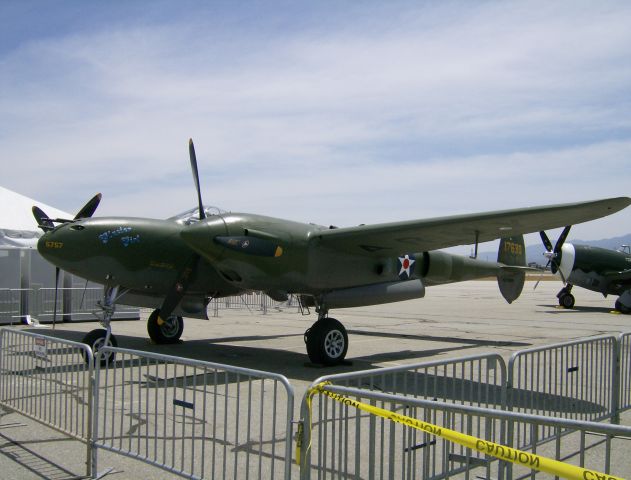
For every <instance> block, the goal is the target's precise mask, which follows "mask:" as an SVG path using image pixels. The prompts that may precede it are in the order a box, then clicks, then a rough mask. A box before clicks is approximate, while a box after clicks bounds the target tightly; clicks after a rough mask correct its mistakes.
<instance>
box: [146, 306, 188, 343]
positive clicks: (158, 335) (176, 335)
mask: <svg viewBox="0 0 631 480" xmlns="http://www.w3.org/2000/svg"><path fill="white" fill-rule="evenodd" d="M183 331H184V319H183V318H182V317H180V316H177V315H171V316H169V317H168V318H167V319H165V320H163V319H162V318H161V317H160V309H156V310H154V311H153V312H152V313H151V315H149V320H147V332H148V333H149V337H151V340H153V341H154V342H155V343H157V344H158V345H165V344H169V343H177V341H178V340H179V339H180V337H181V336H182V332H183Z"/></svg>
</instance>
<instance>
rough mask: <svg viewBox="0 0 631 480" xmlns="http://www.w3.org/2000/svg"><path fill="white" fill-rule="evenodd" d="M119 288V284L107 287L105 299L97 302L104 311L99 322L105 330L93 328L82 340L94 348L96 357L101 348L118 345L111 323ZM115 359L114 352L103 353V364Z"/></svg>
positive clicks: (93, 351) (93, 352)
mask: <svg viewBox="0 0 631 480" xmlns="http://www.w3.org/2000/svg"><path fill="white" fill-rule="evenodd" d="M118 288H119V287H118V285H117V286H115V287H107V288H106V289H105V294H104V295H103V301H99V302H97V305H98V307H99V308H100V309H101V310H102V311H103V317H102V318H99V323H100V324H101V325H102V326H103V327H104V328H105V330H103V329H100V328H97V329H95V330H92V331H90V332H88V334H87V335H86V336H85V337H83V340H82V342H83V343H85V344H87V345H88V346H89V347H90V348H91V349H92V354H93V355H94V357H95V358H96V354H97V353H98V352H99V350H100V349H101V348H103V347H116V346H118V342H117V341H116V338H115V337H114V335H112V326H111V324H110V322H111V320H112V317H113V316H114V311H115V310H116V300H118V298H119V297H118ZM85 360H86V362H87V361H88V360H87V358H86V359H85ZM113 361H114V353H113V352H108V353H107V354H105V355H101V365H107V364H109V363H111V362H113Z"/></svg>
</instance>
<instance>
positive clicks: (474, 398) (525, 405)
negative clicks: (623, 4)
mask: <svg viewBox="0 0 631 480" xmlns="http://www.w3.org/2000/svg"><path fill="white" fill-rule="evenodd" d="M349 386H354V387H357V388H369V389H370V388H372V389H373V390H377V391H380V392H383V393H389V394H393V395H404V396H407V397H417V398H429V399H432V400H440V401H457V402H473V404H476V403H478V404H481V405H483V406H486V405H488V406H489V407H490V408H493V407H496V408H499V407H500V406H502V387H501V386H500V385H494V384H489V383H486V382H484V381H476V380H467V379H461V378H451V377H444V376H441V375H435V374H432V373H425V372H398V373H396V374H391V375H388V376H385V377H383V378H380V377H379V376H375V378H374V379H373V381H372V385H369V384H355V385H349ZM508 395H510V396H511V404H512V406H513V408H514V409H528V410H535V411H539V412H549V413H550V412H551V413H554V414H568V413H583V414H596V413H604V412H606V411H607V407H606V406H604V405H600V404H598V403H596V402H591V401H586V400H580V399H577V398H572V397H568V396H564V395H557V394H551V393H543V392H533V391H530V390H524V389H511V390H510V391H509V392H508Z"/></svg>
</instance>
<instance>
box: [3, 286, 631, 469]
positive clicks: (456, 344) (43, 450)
mask: <svg viewBox="0 0 631 480" xmlns="http://www.w3.org/2000/svg"><path fill="white" fill-rule="evenodd" d="M533 286H534V281H528V282H527V283H526V285H525V287H524V291H523V293H522V296H521V297H520V298H519V299H518V300H517V301H515V302H514V303H513V304H512V305H508V304H507V303H506V302H505V301H504V300H503V299H502V297H501V295H500V293H499V290H498V287H497V284H496V282H495V281H475V282H466V283H460V284H453V285H445V286H436V287H431V288H428V289H427V290H426V297H425V298H423V299H419V300H414V301H407V302H400V303H394V304H388V305H381V306H374V307H363V308H353V309H347V310H338V311H334V312H331V316H333V317H335V318H337V319H338V320H339V321H341V322H342V323H343V324H344V325H345V326H346V328H347V330H348V332H349V340H350V346H349V349H348V353H347V360H348V361H349V362H348V364H347V365H341V366H336V367H321V366H317V365H313V364H311V363H310V362H309V360H308V357H307V355H306V348H305V344H304V340H303V334H304V331H305V330H306V329H307V328H309V327H310V326H311V324H312V323H313V322H314V321H315V320H316V316H315V313H314V312H312V314H311V315H308V316H304V315H301V314H300V313H299V312H298V311H297V310H296V309H284V310H280V311H277V310H275V309H272V310H268V311H267V312H266V313H263V312H262V311H260V310H258V309H254V308H253V309H250V310H247V309H246V310H219V316H218V317H211V319H210V320H209V321H205V320H196V319H185V329H184V334H183V336H182V341H181V342H180V343H178V344H175V345H166V346H158V345H154V344H152V343H151V342H150V340H149V338H148V336H147V333H146V325H145V321H144V320H143V319H141V320H140V321H124V320H118V321H115V322H113V332H114V334H115V335H116V336H117V339H118V344H119V346H120V347H123V348H131V349H137V350H146V351H152V352H160V353H163V354H167V355H174V356H180V357H187V358H195V359H199V360H204V361H210V362H216V363H222V364H229V365H234V366H239V367H245V368H251V369H257V370H264V371H269V372H275V373H280V374H282V375H284V376H286V377H287V378H288V379H289V381H290V382H291V384H292V385H293V386H294V388H295V390H296V399H297V401H296V403H297V405H296V412H297V409H298V405H299V403H300V398H301V397H302V395H303V393H304V392H305V390H306V388H307V387H308V386H309V385H310V384H311V382H313V381H314V380H315V379H316V378H318V377H320V376H322V375H329V374H333V373H342V372H349V371H356V370H367V369H375V368H380V367H387V366H396V365H404V364H413V363H420V362H426V361H433V360H441V359H447V358H457V357H462V356H467V355H472V354H476V353H489V352H494V353H499V354H500V355H502V356H503V357H504V358H506V359H508V358H509V357H510V355H511V354H512V353H513V352H515V351H517V350H521V349H525V348H529V347H532V346H539V345H549V344H553V343H557V342H562V341H567V340H574V339H581V338H585V337H590V336H594V335H601V334H607V333H620V332H629V331H631V316H629V315H621V314H617V313H612V310H613V304H614V301H615V298H613V297H610V298H607V299H605V298H603V297H602V295H599V294H596V293H594V292H589V291H587V290H583V289H579V288H576V289H574V291H573V293H574V295H575V297H576V305H575V308H573V309H571V310H565V309H562V308H560V307H558V303H557V299H556V296H555V295H556V292H557V291H558V290H559V289H560V288H561V283H560V282H558V281H543V282H541V283H540V284H539V286H538V287H537V289H536V290H533ZM143 317H144V318H145V319H146V314H144V315H143ZM97 327H98V324H96V323H94V322H82V323H61V324H57V325H56V326H55V328H54V329H53V328H52V326H51V325H44V327H43V328H39V329H37V332H38V333H42V334H46V335H52V336H59V337H62V338H66V339H71V340H77V341H80V339H81V338H82V337H83V335H84V334H85V332H88V331H90V330H92V329H94V328H97ZM18 328H19V327H18ZM297 416H298V415H297V414H296V417H297ZM84 459H85V446H84V445H82V444H81V443H79V442H77V441H75V440H68V439H66V438H65V437H64V436H63V435H61V434H58V433H56V432H53V431H52V430H50V429H48V428H45V427H42V426H41V425H39V424H38V423H37V422H35V421H33V420H30V419H27V418H25V417H22V416H20V415H18V414H15V413H6V412H5V414H4V415H2V417H1V418H0V471H1V472H3V473H2V475H1V478H5V479H11V478H15V479H23V478H24V479H27V478H33V479H36V478H74V477H75V476H78V477H80V476H81V475H82V474H84V472H85V467H84V466H83V461H84ZM99 463H100V465H104V466H105V465H109V466H112V467H114V468H115V472H118V473H111V474H110V475H108V477H106V478H133V477H138V476H144V477H146V478H172V475H170V474H168V473H166V472H161V471H158V470H156V469H154V468H153V467H149V466H146V465H145V464H143V463H141V462H136V461H133V460H129V459H126V458H124V457H121V456H117V455H115V454H110V453H107V452H102V453H101V452H100V453H99ZM630 473H631V472H630Z"/></svg>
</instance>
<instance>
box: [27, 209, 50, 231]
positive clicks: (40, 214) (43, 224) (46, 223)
mask: <svg viewBox="0 0 631 480" xmlns="http://www.w3.org/2000/svg"><path fill="white" fill-rule="evenodd" d="M31 210H32V211H33V216H34V217H35V221H36V222H37V226H38V227H39V228H41V229H42V230H44V231H45V232H46V231H48V230H52V229H53V228H55V225H54V224H53V221H52V220H51V219H50V218H48V215H46V214H45V213H44V211H43V210H42V209H41V208H39V207H33V208H32V209H31Z"/></svg>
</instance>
